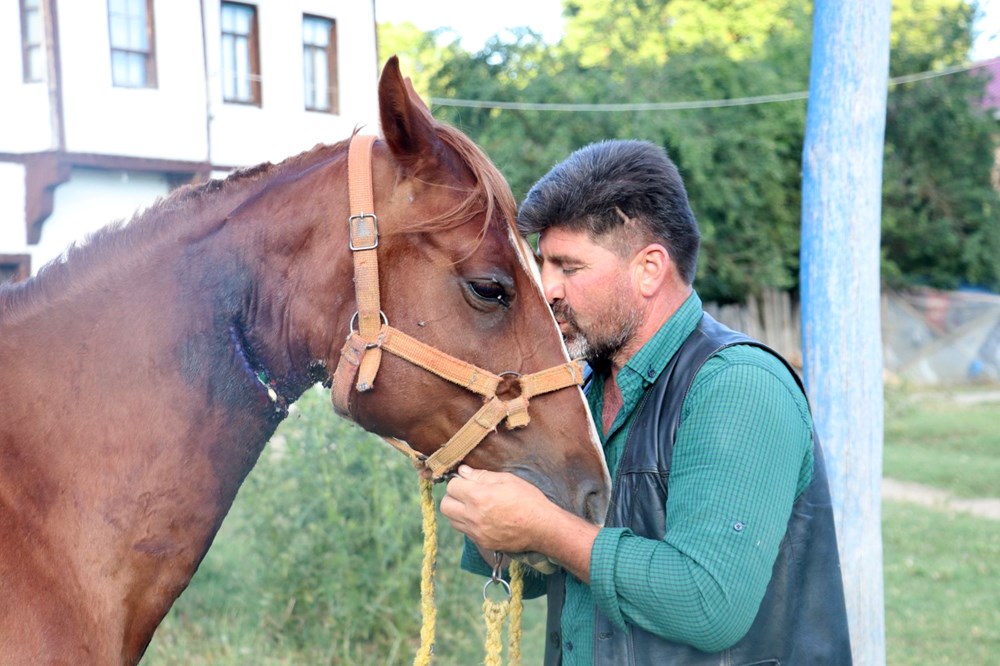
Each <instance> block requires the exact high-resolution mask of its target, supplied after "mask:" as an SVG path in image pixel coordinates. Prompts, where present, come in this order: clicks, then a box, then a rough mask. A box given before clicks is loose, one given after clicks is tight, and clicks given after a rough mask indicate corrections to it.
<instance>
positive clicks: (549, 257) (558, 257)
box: [539, 254, 577, 266]
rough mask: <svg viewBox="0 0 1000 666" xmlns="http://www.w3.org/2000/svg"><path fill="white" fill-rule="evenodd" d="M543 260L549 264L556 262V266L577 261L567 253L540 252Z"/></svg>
mask: <svg viewBox="0 0 1000 666" xmlns="http://www.w3.org/2000/svg"><path fill="white" fill-rule="evenodd" d="M539 257H540V258H541V260H542V261H543V262H545V263H547V264H554V265H556V266H563V265H565V264H572V263H577V261H576V260H575V259H573V258H572V257H569V256H567V255H565V254H544V255H543V254H539Z"/></svg>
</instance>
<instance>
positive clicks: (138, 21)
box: [108, 0, 156, 88]
mask: <svg viewBox="0 0 1000 666" xmlns="http://www.w3.org/2000/svg"><path fill="white" fill-rule="evenodd" d="M152 2H153V0H108V31H109V34H110V36H111V82H112V83H113V84H114V85H116V86H118V87H121V88H155V87H156V58H155V57H154V51H153V20H152V17H153V7H152Z"/></svg>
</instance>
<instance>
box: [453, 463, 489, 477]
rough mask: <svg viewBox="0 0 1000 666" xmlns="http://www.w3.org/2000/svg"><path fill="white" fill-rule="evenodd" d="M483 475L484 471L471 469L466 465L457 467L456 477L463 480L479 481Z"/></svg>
mask: <svg viewBox="0 0 1000 666" xmlns="http://www.w3.org/2000/svg"><path fill="white" fill-rule="evenodd" d="M485 474H486V470H484V469H473V468H472V467H469V466H468V465H459V466H458V475H459V476H460V477H462V478H463V479H469V480H470V481H481V480H482V478H483V476H484V475H485Z"/></svg>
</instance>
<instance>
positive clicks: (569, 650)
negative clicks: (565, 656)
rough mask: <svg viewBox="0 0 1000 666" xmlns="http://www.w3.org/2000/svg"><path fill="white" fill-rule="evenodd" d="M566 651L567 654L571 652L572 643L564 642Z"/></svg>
mask: <svg viewBox="0 0 1000 666" xmlns="http://www.w3.org/2000/svg"><path fill="white" fill-rule="evenodd" d="M566 651H567V652H572V651H573V641H566Z"/></svg>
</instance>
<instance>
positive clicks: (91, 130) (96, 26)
mask: <svg viewBox="0 0 1000 666" xmlns="http://www.w3.org/2000/svg"><path fill="white" fill-rule="evenodd" d="M200 12H201V3H200V2H199V0H156V1H155V2H154V3H153V18H154V23H155V28H154V33H155V44H156V79H157V85H156V87H155V88H116V87H114V86H113V85H112V83H111V46H110V38H109V35H108V5H107V2H106V1H105V0H61V1H60V2H59V37H60V43H61V61H62V84H63V112H64V114H65V116H64V117H65V128H66V150H68V151H69V152H80V153H101V154H107V155H127V156H133V157H152V158H158V159H168V160H187V161H204V160H205V159H207V156H208V137H207V130H206V113H207V111H206V103H205V78H204V69H205V68H204V56H203V53H202V51H203V49H202V43H203V39H202V34H201V23H200Z"/></svg>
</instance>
